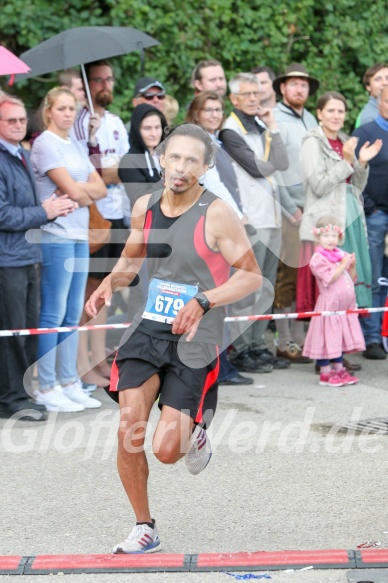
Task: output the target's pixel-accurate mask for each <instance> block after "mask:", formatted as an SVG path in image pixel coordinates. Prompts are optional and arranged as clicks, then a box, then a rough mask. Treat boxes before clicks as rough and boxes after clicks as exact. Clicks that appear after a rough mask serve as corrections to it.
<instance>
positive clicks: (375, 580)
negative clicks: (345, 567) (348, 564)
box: [347, 569, 388, 583]
mask: <svg viewBox="0 0 388 583" xmlns="http://www.w3.org/2000/svg"><path fill="white" fill-rule="evenodd" d="M347 575H348V583H387V582H388V569H362V570H360V571H349V572H348V573H347Z"/></svg>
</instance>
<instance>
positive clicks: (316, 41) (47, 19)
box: [0, 0, 388, 126]
mask: <svg viewBox="0 0 388 583" xmlns="http://www.w3.org/2000/svg"><path fill="white" fill-rule="evenodd" d="M94 25H104V26H132V27H135V28H138V29H140V30H142V31H144V32H146V33H148V34H150V35H151V36H153V37H155V38H156V39H157V40H159V41H160V43H161V45H160V46H157V47H154V48H152V49H147V50H146V62H145V74H149V75H153V76H155V77H157V78H158V79H160V80H161V81H162V82H163V83H164V84H165V85H166V88H167V91H168V93H169V94H171V95H173V96H174V97H176V98H177V99H178V101H179V103H180V105H181V111H183V113H181V118H182V116H183V114H184V110H185V105H186V103H187V102H188V101H189V100H190V98H191V95H192V88H191V86H190V76H191V71H192V69H193V66H194V65H195V63H196V62H197V61H199V60H201V59H203V58H210V57H211V58H217V59H219V60H220V61H221V62H222V63H223V65H224V68H225V71H226V74H227V77H228V78H230V77H231V76H232V75H233V74H234V73H237V72H238V71H248V70H250V69H251V68H252V67H254V66H256V65H264V64H265V65H269V66H271V67H272V68H273V69H274V70H275V71H276V72H277V73H281V72H282V71H283V70H284V68H285V67H286V65H287V64H289V63H291V62H294V61H296V62H303V63H304V64H305V65H306V67H307V68H308V71H309V72H310V74H311V75H314V76H315V77H317V78H318V79H320V80H321V88H320V91H319V92H320V93H321V92H324V91H326V90H328V89H332V90H337V91H341V92H342V93H344V95H345V96H346V97H347V99H348V100H349V110H350V111H349V119H348V124H349V126H351V125H352V124H353V122H354V121H355V118H356V117H357V113H358V111H359V109H360V108H361V107H362V106H363V105H364V103H365V102H366V101H367V98H368V97H367V94H366V92H365V90H364V88H363V86H362V84H361V78H362V75H363V73H364V71H365V69H367V68H368V67H369V66H370V65H372V64H373V63H376V62H380V61H387V60H388V4H387V0H377V1H376V2H374V3H372V2H370V0H337V1H336V2H330V0H329V2H328V3H323V2H321V1H319V2H318V1H315V0H288V1H286V0H283V1H282V0H280V1H277V2H274V1H273V0H207V1H205V2H204V1H201V0H186V1H185V2H184V3H180V4H178V3H176V2H174V1H173V0H145V1H143V0H105V1H103V0H67V1H66V0H65V1H63V2H58V1H55V0H54V2H53V1H52V0H50V1H49V0H34V2H33V3H29V2H28V3H27V1H26V0H8V2H7V4H6V5H5V6H3V7H2V8H1V11H0V31H1V32H0V44H3V45H5V46H6V47H7V48H9V49H10V50H12V51H13V52H14V53H15V54H17V55H19V54H20V53H22V52H23V51H25V50H27V49H29V48H31V47H33V46H35V45H36V44H38V43H40V42H42V41H43V40H46V39H48V38H50V37H51V36H53V35H54V34H57V33H58V32H61V31H62V30H65V29H67V28H71V27H76V26H94ZM112 62H113V64H114V68H115V73H116V78H117V84H116V87H115V103H114V108H113V109H114V110H115V111H116V113H118V114H119V115H121V117H122V118H123V119H124V120H125V121H126V120H128V119H129V117H130V110H131V105H130V104H131V98H132V90H133V86H134V84H135V82H136V79H137V78H138V77H139V76H141V70H140V58H139V54H138V53H132V54H129V55H126V56H124V57H119V58H117V59H114V60H113V61H112ZM1 83H2V85H3V89H7V90H9V88H7V86H6V85H5V81H4V80H3V79H2V80H1ZM53 83H54V84H55V75H53V76H52V77H51V79H50V81H49V82H47V80H46V82H44V81H42V80H30V81H25V82H19V83H17V84H15V86H14V88H13V89H12V91H13V92H14V93H17V94H18V95H20V96H21V97H22V98H23V99H24V101H25V102H26V104H27V106H28V107H37V106H38V104H39V103H40V100H41V98H42V96H43V95H44V94H45V93H46V91H47V90H48V89H49V88H50V87H51V86H52V84H53ZM314 106H315V99H313V100H311V103H309V107H310V108H311V109H314Z"/></svg>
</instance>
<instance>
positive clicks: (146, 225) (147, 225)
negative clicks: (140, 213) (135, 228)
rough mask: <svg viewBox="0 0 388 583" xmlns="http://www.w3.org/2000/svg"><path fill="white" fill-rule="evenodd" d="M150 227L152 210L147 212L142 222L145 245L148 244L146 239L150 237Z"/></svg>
mask: <svg viewBox="0 0 388 583" xmlns="http://www.w3.org/2000/svg"><path fill="white" fill-rule="evenodd" d="M151 225H152V210H148V211H147V214H146V219H145V222H144V241H145V244H146V245H147V243H148V238H149V236H150V230H151Z"/></svg>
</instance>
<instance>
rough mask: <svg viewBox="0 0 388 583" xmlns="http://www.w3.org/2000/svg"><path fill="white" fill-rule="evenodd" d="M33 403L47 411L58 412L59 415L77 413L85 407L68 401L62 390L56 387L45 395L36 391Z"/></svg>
mask: <svg viewBox="0 0 388 583" xmlns="http://www.w3.org/2000/svg"><path fill="white" fill-rule="evenodd" d="M35 401H36V402H37V403H38V404H39V405H44V406H45V407H46V409H47V411H58V412H59V413H77V412H79V411H84V410H85V407H84V406H83V405H81V404H80V403H75V402H74V401H72V400H70V399H68V398H67V397H66V395H64V394H63V391H62V388H61V387H58V386H56V387H55V389H53V390H52V391H47V393H42V392H41V391H36V392H35Z"/></svg>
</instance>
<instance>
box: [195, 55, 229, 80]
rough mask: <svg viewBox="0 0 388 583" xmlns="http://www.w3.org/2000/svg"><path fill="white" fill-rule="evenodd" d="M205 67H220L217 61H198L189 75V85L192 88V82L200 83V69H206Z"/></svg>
mask: <svg viewBox="0 0 388 583" xmlns="http://www.w3.org/2000/svg"><path fill="white" fill-rule="evenodd" d="M207 67H222V64H221V63H220V61H217V59H207V60H203V61H199V63H197V64H196V65H195V67H194V69H193V72H192V74H191V84H192V85H193V86H194V81H201V79H202V69H206V68H207Z"/></svg>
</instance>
